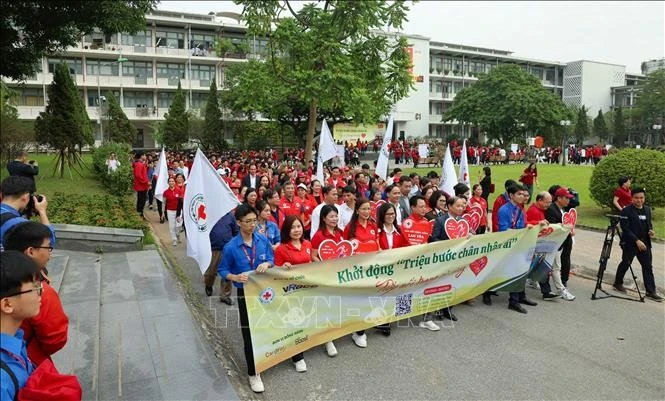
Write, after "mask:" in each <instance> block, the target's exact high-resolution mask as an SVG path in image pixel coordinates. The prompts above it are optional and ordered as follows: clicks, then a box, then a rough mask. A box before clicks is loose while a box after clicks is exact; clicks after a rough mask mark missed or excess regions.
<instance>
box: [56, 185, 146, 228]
mask: <svg viewBox="0 0 665 401" xmlns="http://www.w3.org/2000/svg"><path fill="white" fill-rule="evenodd" d="M48 209H49V219H50V221H51V222H52V223H62V224H80V225H84V226H98V227H114V228H132V229H136V230H142V231H143V233H144V234H145V233H147V232H148V224H147V222H146V221H144V220H143V219H141V218H140V217H139V215H138V213H136V209H135V205H134V204H133V202H132V200H131V199H130V198H128V197H121V196H112V195H76V196H71V195H68V194H64V193H62V192H56V193H55V194H53V196H51V197H49V200H48Z"/></svg>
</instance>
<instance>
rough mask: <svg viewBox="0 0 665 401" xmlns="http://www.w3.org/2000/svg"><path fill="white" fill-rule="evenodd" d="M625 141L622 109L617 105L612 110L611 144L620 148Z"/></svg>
mask: <svg viewBox="0 0 665 401" xmlns="http://www.w3.org/2000/svg"><path fill="white" fill-rule="evenodd" d="M625 143H626V128H625V126H624V121H623V111H622V109H621V107H618V108H617V109H615V111H614V137H613V139H612V144H613V145H614V146H616V147H618V148H621V147H623V146H624V145H625Z"/></svg>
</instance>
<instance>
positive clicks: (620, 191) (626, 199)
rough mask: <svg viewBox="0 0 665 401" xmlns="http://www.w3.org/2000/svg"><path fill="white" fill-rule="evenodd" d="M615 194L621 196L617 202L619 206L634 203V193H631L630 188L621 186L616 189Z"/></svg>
mask: <svg viewBox="0 0 665 401" xmlns="http://www.w3.org/2000/svg"><path fill="white" fill-rule="evenodd" d="M614 196H616V197H617V198H619V199H618V200H617V203H618V204H619V206H621V207H622V208H623V207H626V206H628V205H630V204H631V203H633V195H631V194H630V189H625V188H623V187H619V188H617V189H616V190H615V191H614Z"/></svg>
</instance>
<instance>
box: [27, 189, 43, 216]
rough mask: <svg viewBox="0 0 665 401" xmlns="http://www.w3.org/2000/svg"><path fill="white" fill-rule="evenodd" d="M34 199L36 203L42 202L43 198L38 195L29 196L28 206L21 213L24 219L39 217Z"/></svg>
mask: <svg viewBox="0 0 665 401" xmlns="http://www.w3.org/2000/svg"><path fill="white" fill-rule="evenodd" d="M35 198H37V202H41V201H42V200H44V197H43V196H41V195H39V194H31V195H30V200H29V201H28V206H26V208H25V211H24V213H23V214H24V215H25V216H26V217H30V216H35V215H39V211H38V210H37V209H36V208H35Z"/></svg>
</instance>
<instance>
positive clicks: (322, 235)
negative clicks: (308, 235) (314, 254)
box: [312, 224, 344, 251]
mask: <svg viewBox="0 0 665 401" xmlns="http://www.w3.org/2000/svg"><path fill="white" fill-rule="evenodd" d="M320 227H321V228H319V229H318V230H317V231H316V233H315V234H314V235H313V236H312V249H316V250H317V251H318V250H319V246H320V245H321V243H322V242H323V241H325V240H327V239H331V240H333V241H335V242H339V241H341V240H343V239H344V237H343V236H342V231H341V230H339V229H337V228H335V234H331V233H330V231H328V229H327V228H326V226H325V224H324V225H322V226H320Z"/></svg>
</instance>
